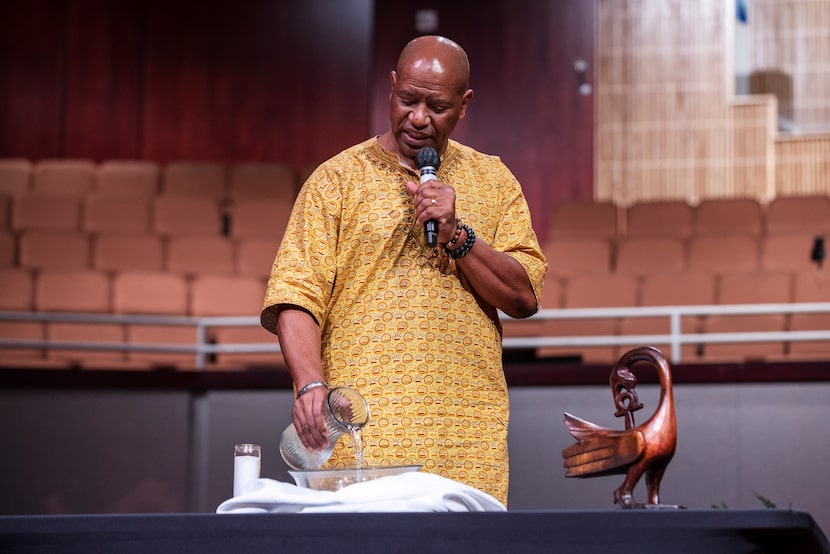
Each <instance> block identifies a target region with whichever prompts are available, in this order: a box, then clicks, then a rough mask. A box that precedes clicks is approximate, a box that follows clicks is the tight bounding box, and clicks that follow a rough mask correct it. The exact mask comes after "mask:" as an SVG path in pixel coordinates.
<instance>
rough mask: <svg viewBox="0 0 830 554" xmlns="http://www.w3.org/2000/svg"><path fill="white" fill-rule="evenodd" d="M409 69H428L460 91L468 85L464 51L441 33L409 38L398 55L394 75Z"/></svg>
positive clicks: (467, 64) (467, 65) (467, 69)
mask: <svg viewBox="0 0 830 554" xmlns="http://www.w3.org/2000/svg"><path fill="white" fill-rule="evenodd" d="M412 70H421V71H428V72H431V73H433V74H435V75H436V76H440V77H442V78H443V79H445V80H446V81H445V82H447V84H449V85H450V86H451V87H452V88H454V89H456V90H459V91H462V92H463V91H464V90H466V89H467V87H468V86H469V81H470V62H469V60H468V59H467V53H466V52H464V49H463V48H461V46H459V45H458V44H457V43H456V42H453V41H452V40H450V39H448V38H445V37H441V36H437V35H427V36H420V37H418V38H415V39H413V40H411V41H409V43H408V44H407V45H406V46H405V47H404V49H403V50H402V51H401V55H400V56H399V57H398V64H397V66H396V68H395V71H396V72H397V74H398V75H405V74H406V73H407V72H409V71H412Z"/></svg>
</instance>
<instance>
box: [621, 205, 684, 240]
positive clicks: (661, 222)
mask: <svg viewBox="0 0 830 554" xmlns="http://www.w3.org/2000/svg"><path fill="white" fill-rule="evenodd" d="M693 224H694V207H692V206H691V205H690V204H688V203H687V202H685V201H683V200H662V201H656V202H641V203H638V204H633V205H631V206H629V207H628V209H627V210H626V225H625V236H626V237H627V238H641V237H661V238H669V237H674V238H680V239H685V238H689V237H690V236H691V234H692V228H693Z"/></svg>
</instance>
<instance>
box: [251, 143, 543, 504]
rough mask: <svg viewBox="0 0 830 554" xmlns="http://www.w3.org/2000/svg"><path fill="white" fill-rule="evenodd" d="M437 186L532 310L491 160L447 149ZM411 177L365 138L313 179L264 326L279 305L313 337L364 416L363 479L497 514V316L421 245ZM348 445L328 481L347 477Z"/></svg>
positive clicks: (534, 245)
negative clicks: (437, 482)
mask: <svg viewBox="0 0 830 554" xmlns="http://www.w3.org/2000/svg"><path fill="white" fill-rule="evenodd" d="M438 178H439V179H440V180H442V181H443V182H445V183H448V184H450V185H452V186H453V187H454V188H455V190H456V214H457V216H458V217H460V218H461V219H462V221H464V222H465V223H468V224H469V225H470V226H471V227H472V228H473V229H474V230H475V233H476V236H477V237H479V238H480V239H482V240H483V241H485V242H486V243H487V244H489V245H490V246H492V247H493V248H494V249H496V250H498V251H501V252H506V253H508V254H509V255H511V256H513V257H514V258H515V259H517V260H518V261H519V262H520V263H521V264H522V265H523V266H524V268H525V269H526V271H527V273H528V276H529V277H530V282H531V283H532V285H533V288H534V290H535V292H536V297H537V299H538V298H539V295H540V294H541V286H542V281H543V279H544V273H545V270H546V267H547V262H546V261H545V258H544V256H543V254H542V252H541V249H540V248H539V244H538V241H537V239H536V235H535V233H534V232H533V229H532V227H531V221H530V214H529V210H528V207H527V202H526V201H525V198H524V196H523V194H522V191H521V187H520V185H519V183H518V181H517V180H516V179H515V177H514V176H513V175H512V174H511V173H510V171H509V170H508V169H507V168H506V167H505V166H504V164H502V163H501V162H500V161H499V159H498V158H496V157H494V156H488V155H484V154H481V153H478V152H476V151H475V150H473V149H471V148H469V147H466V146H463V145H461V144H459V143H457V142H455V141H450V144H449V146H448V148H447V152H446V153H445V155H444V156H443V159H442V162H441V166H440V169H439V171H438ZM410 180H414V181H417V180H418V177H417V175H416V174H415V173H414V172H413V171H411V170H409V169H407V168H405V167H404V166H402V165H401V164H400V163H399V162H398V159H397V157H396V156H394V155H392V154H390V153H389V152H387V151H386V150H384V149H383V148H382V147H381V146H380V144H379V143H378V141H377V138H373V139H370V140H367V141H365V142H363V143H361V144H358V145H356V146H353V147H351V148H349V149H347V150H345V151H343V152H341V153H340V154H338V155H337V156H335V157H334V158H332V159H331V160H329V161H328V162H326V163H324V164H323V165H321V166H320V167H319V168H318V169H317V170H316V171H315V172H314V173H313V174H312V175H311V176H310V177H309V179H308V181H307V182H306V183H305V185H304V186H303V188H302V190H301V192H300V194H299V195H298V198H297V201H296V204H295V206H294V210H293V212H292V214H291V218H290V221H289V223H288V227H287V229H286V232H285V235H284V238H283V241H282V244H281V246H280V249H279V252H278V253H277V257H276V260H275V261H274V266H273V269H272V272H271V278H270V280H269V282H268V287H267V291H266V296H265V303H264V309H263V314H262V321H263V325H264V326H265V327H266V328H267V329H269V330H270V331H272V332H276V308H277V304H295V305H298V306H301V307H303V308H305V309H306V310H308V311H309V312H310V313H311V314H312V315H313V316H314V317H315V318H316V320H317V322H318V323H319V324H320V328H321V338H322V345H323V346H322V348H323V351H322V362H323V370H324V371H325V373H326V379H327V380H328V382H329V384H330V385H331V386H336V385H348V386H351V387H354V388H356V389H357V390H358V391H360V393H361V394H362V395H363V396H364V397H365V398H366V400H367V401H368V403H369V408H370V414H371V420H370V422H369V424H368V425H367V427H366V428H365V430H364V431H363V439H364V444H365V447H364V449H365V451H364V454H365V463H366V465H368V466H380V465H410V464H420V465H423V467H424V469H425V470H426V471H429V472H434V473H437V474H439V475H443V476H444V477H448V478H450V479H454V480H456V481H460V482H462V483H466V484H469V485H471V486H473V487H476V488H478V489H480V490H483V491H485V492H488V493H490V494H492V495H493V496H495V497H496V498H498V499H499V500H501V501H502V502H504V503H506V501H507V488H508V456H507V424H508V411H509V401H508V396H507V385H506V383H505V380H504V372H503V369H502V358H501V357H502V348H501V325H500V324H499V321H498V314H497V311H496V309H495V308H493V307H492V306H489V305H487V304H485V303H484V302H483V301H482V300H481V299H480V298H479V297H478V296H477V295H476V294H474V293H473V292H472V290H471V288H470V286H469V284H468V283H467V282H466V280H465V278H464V276H463V274H461V273H460V272H459V271H458V268H457V266H456V265H455V264H454V263H452V262H450V260H449V258H448V256H447V255H446V253H445V252H444V251H443V248H441V247H429V246H427V245H426V244H425V242H424V231H423V226H422V225H419V224H417V223H415V219H414V214H415V210H414V207H413V202H412V198H411V197H410V195H409V194H408V193H407V191H406V188H405V186H404V185H405V183H406V182H407V181H410ZM354 465H355V457H354V452H353V449H352V446H351V441H349V440H341V441H339V442H338V444H337V446H336V448H335V452H334V455H333V456H332V458H331V460H329V462H328V463H327V465H326V467H330V468H334V467H354Z"/></svg>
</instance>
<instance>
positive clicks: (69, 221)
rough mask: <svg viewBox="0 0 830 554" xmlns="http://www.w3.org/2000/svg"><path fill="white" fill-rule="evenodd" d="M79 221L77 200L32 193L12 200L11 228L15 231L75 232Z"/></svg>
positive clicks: (79, 206) (79, 213)
mask: <svg viewBox="0 0 830 554" xmlns="http://www.w3.org/2000/svg"><path fill="white" fill-rule="evenodd" d="M80 221H81V203H80V199H78V198H68V197H61V196H57V195H53V194H39V193H34V192H32V193H25V194H21V195H20V196H17V197H15V198H13V199H12V225H11V226H12V228H13V229H14V230H16V231H30V230H53V231H76V230H78V229H80Z"/></svg>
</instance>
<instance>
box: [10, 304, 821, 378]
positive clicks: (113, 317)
mask: <svg viewBox="0 0 830 554" xmlns="http://www.w3.org/2000/svg"><path fill="white" fill-rule="evenodd" d="M803 313H827V314H830V302H817V303H793V304H731V305H699V306H655V307H627V308H570V309H545V310H540V311H539V312H538V313H536V314H535V315H533V316H532V317H530V318H527V319H524V320H512V319H511V318H509V317H508V316H505V315H504V314H501V317H502V319H503V320H504V321H538V320H549V319H608V318H641V317H664V318H666V319H668V321H669V329H670V331H669V332H668V333H665V334H654V335H597V336H593V335H592V336H585V335H583V336H564V337H551V336H547V337H545V336H527V337H506V338H505V339H504V341H503V346H504V349H505V350H515V349H529V348H542V347H563V346H564V347H568V346H625V345H646V344H668V345H670V346H671V352H672V362H674V363H677V362H680V361H681V348H680V346H681V345H683V344H708V343H756V342H780V341H785V342H798V341H821V340H826V341H830V329H816V330H809V331H766V332H749V331H748V332H729V333H691V332H688V333H687V332H684V331H683V329H682V318H683V317H684V316H712V315H753V314H803ZM0 321H27V322H52V323H87V324H90V323H108V324H123V325H170V326H180V327H181V326H184V327H194V328H195V329H196V342H195V343H194V344H160V343H132V342H123V343H118V342H96V341H56V340H26V339H9V338H3V337H0V349H2V348H32V349H56V350H99V351H135V352H167V353H171V352H172V353H192V354H194V355H195V362H196V368H197V369H199V370H201V369H204V368H205V364H206V358H207V357H208V356H210V355H213V354H241V353H269V352H273V353H278V352H280V347H279V344H278V343H277V341H276V339H275V340H274V341H273V342H262V343H234V344H212V343H211V342H209V340H208V332H207V330H208V329H209V328H212V327H259V325H260V322H259V317H256V316H237V317H183V316H146V315H121V314H89V313H63V312H0Z"/></svg>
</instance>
